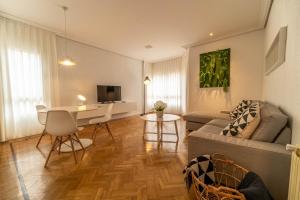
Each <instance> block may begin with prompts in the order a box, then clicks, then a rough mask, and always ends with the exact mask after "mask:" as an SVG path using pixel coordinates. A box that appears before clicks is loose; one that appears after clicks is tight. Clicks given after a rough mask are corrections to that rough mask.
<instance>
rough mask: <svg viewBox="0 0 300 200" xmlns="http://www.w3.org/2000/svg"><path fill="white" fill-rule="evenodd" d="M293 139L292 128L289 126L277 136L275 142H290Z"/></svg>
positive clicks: (283, 143)
mask: <svg viewBox="0 0 300 200" xmlns="http://www.w3.org/2000/svg"><path fill="white" fill-rule="evenodd" d="M291 139H292V130H291V129H290V128H289V127H285V128H284V129H283V130H282V131H281V133H280V134H279V136H278V137H277V138H276V140H275V143H276V144H282V145H286V144H290V143H291Z"/></svg>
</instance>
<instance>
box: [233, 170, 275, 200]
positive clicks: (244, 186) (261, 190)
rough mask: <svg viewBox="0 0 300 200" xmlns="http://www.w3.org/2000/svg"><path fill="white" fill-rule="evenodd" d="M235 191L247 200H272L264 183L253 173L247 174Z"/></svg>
mask: <svg viewBox="0 0 300 200" xmlns="http://www.w3.org/2000/svg"><path fill="white" fill-rule="evenodd" d="M237 189H238V190H239V191H240V192H241V193H243V194H244V195H245V197H246V199H247V200H273V197H272V196H271V194H270V192H269V191H268V189H267V187H266V186H265V184H264V182H263V181H262V180H261V178H260V177H259V176H258V175H257V174H255V173H254V172H248V173H247V174H246V176H245V178H244V179H243V180H242V182H241V183H240V185H239V186H238V188H237Z"/></svg>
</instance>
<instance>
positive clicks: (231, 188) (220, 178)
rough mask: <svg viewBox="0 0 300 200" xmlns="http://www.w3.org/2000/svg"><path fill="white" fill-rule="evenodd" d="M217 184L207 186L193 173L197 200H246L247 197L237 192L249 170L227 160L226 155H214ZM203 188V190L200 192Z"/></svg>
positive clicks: (194, 191)
mask: <svg viewBox="0 0 300 200" xmlns="http://www.w3.org/2000/svg"><path fill="white" fill-rule="evenodd" d="M212 162H213V164H214V174H215V184H214V185H206V184H204V183H203V182H202V181H201V180H199V179H198V178H197V176H196V175H195V174H194V173H192V180H193V184H192V190H193V193H194V197H195V199H197V200H207V199H209V200H246V198H245V196H244V195H243V194H242V193H240V192H239V191H238V190H237V187H238V185H239V184H240V183H241V180H242V179H243V178H244V177H245V175H246V174H247V173H248V170H246V169H245V168H243V167H241V166H239V165H237V164H235V163H234V162H233V161H231V160H227V159H226V157H225V156H224V155H220V154H214V155H213V156H212ZM199 188H201V190H199Z"/></svg>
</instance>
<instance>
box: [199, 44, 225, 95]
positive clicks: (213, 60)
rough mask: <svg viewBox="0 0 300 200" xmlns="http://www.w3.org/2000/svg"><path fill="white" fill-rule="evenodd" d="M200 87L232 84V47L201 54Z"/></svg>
mask: <svg viewBox="0 0 300 200" xmlns="http://www.w3.org/2000/svg"><path fill="white" fill-rule="evenodd" d="M199 78H200V88H210V87H223V89H224V91H225V92H226V91H227V90H228V87H229V86H230V49H223V50H218V51H212V52H208V53H203V54H200V77H199Z"/></svg>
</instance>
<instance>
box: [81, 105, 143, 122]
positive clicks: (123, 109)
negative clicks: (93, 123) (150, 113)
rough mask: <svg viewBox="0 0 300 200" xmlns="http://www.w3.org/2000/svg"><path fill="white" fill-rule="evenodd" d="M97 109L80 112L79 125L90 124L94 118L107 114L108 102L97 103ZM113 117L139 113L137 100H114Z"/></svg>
mask: <svg viewBox="0 0 300 200" xmlns="http://www.w3.org/2000/svg"><path fill="white" fill-rule="evenodd" d="M93 105H97V107H98V109H97V110H92V111H85V112H79V113H78V116H77V119H78V124H79V125H84V124H88V121H89V120H90V119H92V118H96V117H101V116H103V115H104V114H105V111H106V106H107V105H108V104H107V103H97V104H93ZM112 114H113V116H112V117H113V119H117V118H122V117H126V116H130V115H135V114H138V111H137V103H136V102H114V106H113V111H112Z"/></svg>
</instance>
